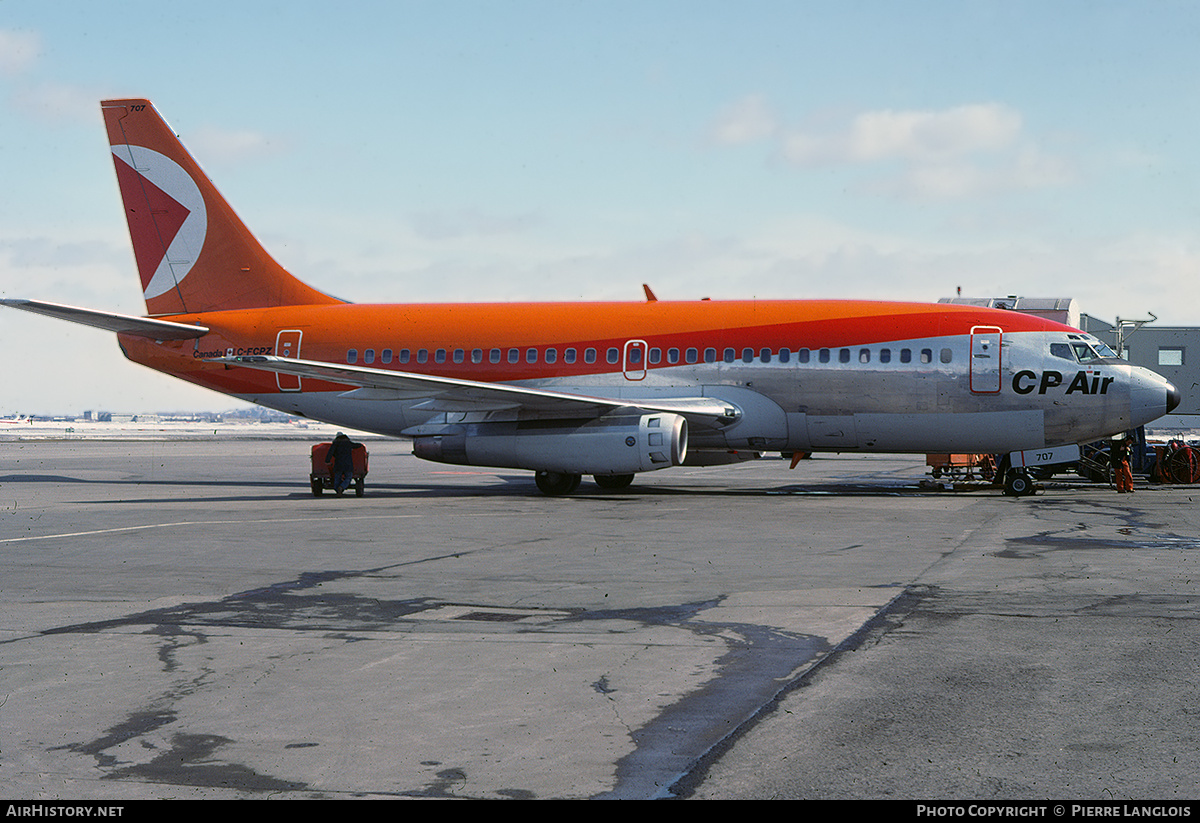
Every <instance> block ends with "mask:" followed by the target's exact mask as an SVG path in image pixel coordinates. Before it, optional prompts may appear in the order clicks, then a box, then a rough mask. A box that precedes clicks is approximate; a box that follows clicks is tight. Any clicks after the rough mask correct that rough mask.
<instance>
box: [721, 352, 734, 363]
mask: <svg viewBox="0 0 1200 823" xmlns="http://www.w3.org/2000/svg"><path fill="white" fill-rule="evenodd" d="M722 359H723V360H724V361H725V362H726V363H732V362H733V361H734V360H736V359H737V352H735V351H734V350H733V349H726V350H725V355H724V357H723V358H722Z"/></svg>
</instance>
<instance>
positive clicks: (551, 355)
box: [546, 349, 558, 363]
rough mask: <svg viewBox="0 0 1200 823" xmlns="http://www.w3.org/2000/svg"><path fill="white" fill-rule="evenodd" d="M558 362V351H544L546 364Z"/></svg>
mask: <svg viewBox="0 0 1200 823" xmlns="http://www.w3.org/2000/svg"><path fill="white" fill-rule="evenodd" d="M557 361H558V349H546V362H547V363H555V362H557Z"/></svg>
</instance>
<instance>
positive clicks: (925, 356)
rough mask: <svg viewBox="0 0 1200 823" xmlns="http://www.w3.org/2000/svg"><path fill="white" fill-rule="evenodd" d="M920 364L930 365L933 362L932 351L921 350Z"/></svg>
mask: <svg viewBox="0 0 1200 823" xmlns="http://www.w3.org/2000/svg"><path fill="white" fill-rule="evenodd" d="M921 362H922V363H932V362H933V349H921Z"/></svg>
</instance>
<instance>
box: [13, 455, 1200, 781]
mask: <svg viewBox="0 0 1200 823" xmlns="http://www.w3.org/2000/svg"><path fill="white" fill-rule="evenodd" d="M367 445H368V447H369V449H370V450H371V473H370V475H369V476H368V478H367V488H366V494H365V496H364V497H362V498H356V497H354V496H353V495H347V496H344V497H335V496H332V495H330V494H325V495H322V496H321V497H314V496H313V495H312V494H311V492H310V489H309V483H308V444H307V443H306V442H304V441H297V440H286V439H274V440H214V439H161V440H156V439H153V438H150V439H137V440H105V439H95V438H91V439H88V438H76V439H43V440H33V439H26V440H13V439H9V440H5V441H4V442H0V794H3V795H4V796H7V797H10V798H23V799H26V798H27V799H96V800H104V799H125V800H131V799H139V798H213V799H218V798H263V799H273V798H290V799H300V798H344V799H351V798H496V799H500V798H672V797H685V798H698V799H699V798H775V797H778V798H880V797H884V798H937V799H988V798H995V799H1037V798H1054V799H1071V798H1080V799H1104V800H1112V799H1117V798H1135V799H1146V798H1154V799H1172V798H1196V797H1197V796H1200V762H1198V759H1197V755H1196V753H1197V751H1200V745H1198V744H1200V741H1198V740H1197V732H1198V729H1200V708H1197V707H1198V706H1200V701H1198V700H1197V699H1196V698H1197V688H1196V685H1195V676H1196V672H1197V671H1198V670H1200V668H1198V666H1197V663H1198V661H1197V657H1198V652H1200V633H1198V631H1197V620H1196V617H1197V608H1196V588H1197V581H1198V580H1200V569H1198V568H1197V552H1196V549H1197V535H1200V529H1198V527H1197V515H1196V509H1195V507H1194V506H1193V499H1194V498H1195V497H1197V495H1200V488H1196V487H1182V486H1148V485H1146V484H1143V483H1139V485H1138V491H1137V492H1136V493H1135V494H1133V495H1117V494H1116V493H1115V492H1113V491H1112V490H1111V489H1109V488H1106V487H1103V486H1095V485H1091V484H1087V483H1075V482H1071V479H1070V478H1064V482H1052V483H1048V484H1047V485H1046V487H1045V488H1044V489H1043V490H1042V491H1041V492H1040V493H1039V494H1038V495H1036V496H1035V497H1032V498H1021V499H1012V498H1006V497H1003V496H1002V495H1001V494H999V493H998V492H996V491H993V490H986V489H983V488H981V487H979V486H965V487H959V488H957V489H954V488H949V489H932V488H925V487H922V486H921V484H920V481H921V479H922V478H923V477H925V476H926V474H925V473H926V467H925V466H924V464H923V461H922V459H921V458H920V457H892V456H865V455H864V456H845V455H843V456H837V455H829V456H819V457H817V458H815V459H812V460H806V461H802V462H801V463H800V464H799V466H798V467H797V468H796V469H795V470H789V468H788V463H787V462H785V461H780V460H765V461H760V462H758V463H751V464H744V465H739V466H734V467H726V468H711V469H688V468H683V469H673V470H669V471H664V472H657V473H653V474H649V475H643V476H640V477H639V479H638V483H637V484H636V486H635V487H634V488H633V489H632V490H630V491H629V492H626V493H611V492H608V493H606V492H602V491H600V490H599V489H598V488H597V487H596V486H594V485H592V484H590V483H588V482H585V483H584V484H583V485H582V486H581V487H580V489H579V491H578V492H577V493H576V494H574V495H571V496H569V497H563V498H548V497H544V496H542V495H541V494H539V493H538V492H537V491H536V489H535V487H534V485H533V482H532V478H531V476H530V474H529V473H527V472H517V471H504V470H499V471H494V470H488V469H470V468H456V467H448V466H439V465H436V464H430V463H423V462H421V461H418V460H416V459H415V458H413V457H412V456H411V455H409V454H408V448H409V447H408V445H407V444H405V443H401V442H396V441H388V440H382V439H379V440H374V439H373V440H369V441H367Z"/></svg>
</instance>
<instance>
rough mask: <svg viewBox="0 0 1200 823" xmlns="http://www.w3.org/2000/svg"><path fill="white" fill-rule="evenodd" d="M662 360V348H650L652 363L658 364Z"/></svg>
mask: <svg viewBox="0 0 1200 823" xmlns="http://www.w3.org/2000/svg"><path fill="white" fill-rule="evenodd" d="M660 362H662V349H651V350H650V363H651V364H652V365H657V364H658V363H660Z"/></svg>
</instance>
